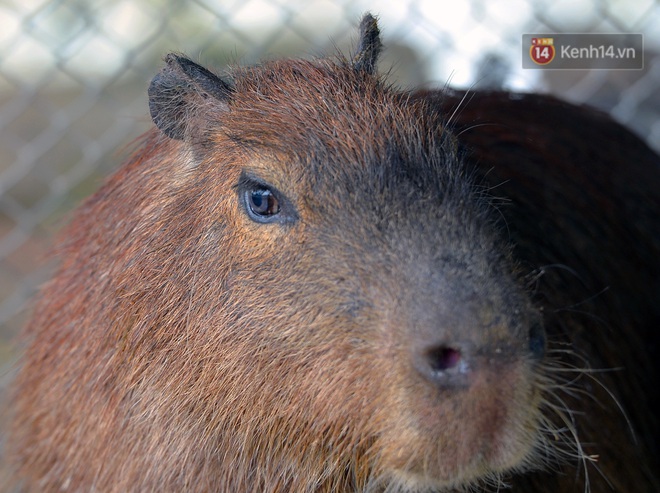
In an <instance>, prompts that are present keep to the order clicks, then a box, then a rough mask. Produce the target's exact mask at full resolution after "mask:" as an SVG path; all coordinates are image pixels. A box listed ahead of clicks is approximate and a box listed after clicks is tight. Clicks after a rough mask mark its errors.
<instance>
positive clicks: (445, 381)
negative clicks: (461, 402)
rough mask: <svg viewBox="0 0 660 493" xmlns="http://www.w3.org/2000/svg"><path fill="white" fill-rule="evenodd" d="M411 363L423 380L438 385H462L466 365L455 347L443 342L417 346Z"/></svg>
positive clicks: (462, 355) (464, 382) (463, 356)
mask: <svg viewBox="0 0 660 493" xmlns="http://www.w3.org/2000/svg"><path fill="white" fill-rule="evenodd" d="M413 365H414V367H415V369H416V370H417V372H418V373H419V374H420V375H422V376H423V377H424V379H425V380H427V381H428V382H430V383H432V384H433V385H437V386H440V387H444V386H452V387H453V386H456V385H458V386H462V385H465V384H466V383H467V381H466V379H465V377H466V376H467V375H466V371H464V370H466V369H467V368H468V365H467V364H466V362H465V355H464V354H463V353H462V352H461V350H460V349H458V348H457V347H453V346H450V345H445V344H438V345H431V346H427V347H424V348H419V349H417V351H415V352H414V354H413Z"/></svg>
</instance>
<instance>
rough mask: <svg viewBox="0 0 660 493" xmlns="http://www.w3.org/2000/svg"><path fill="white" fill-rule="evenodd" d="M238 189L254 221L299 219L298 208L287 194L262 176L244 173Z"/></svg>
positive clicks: (272, 221) (243, 203)
mask: <svg viewBox="0 0 660 493" xmlns="http://www.w3.org/2000/svg"><path fill="white" fill-rule="evenodd" d="M237 191H238V197H239V200H240V201H241V202H242V206H243V210H244V211H245V213H246V214H247V216H248V217H249V218H250V219H252V220H253V221H254V222H257V223H262V224H266V223H278V224H292V223H295V222H296V221H297V219H298V213H297V211H296V208H295V207H294V205H293V204H292V203H291V201H290V200H289V199H288V198H287V197H286V195H284V194H283V193H282V192H280V191H279V190H277V188H275V187H274V186H272V185H269V184H268V183H266V182H265V181H264V180H262V179H261V178H258V177H255V176H251V175H250V174H248V173H243V174H242V175H241V177H240V179H239V181H238V184H237Z"/></svg>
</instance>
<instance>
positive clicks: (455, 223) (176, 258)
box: [8, 15, 660, 493]
mask: <svg viewBox="0 0 660 493" xmlns="http://www.w3.org/2000/svg"><path fill="white" fill-rule="evenodd" d="M379 50H380V40H379V35H378V28H377V26H376V22H375V20H374V19H373V17H371V16H369V15H367V16H365V18H364V19H363V21H362V25H361V33H360V40H359V44H358V49H357V50H356V53H355V55H354V56H352V57H350V58H343V57H341V56H337V57H335V58H327V59H316V60H312V61H301V60H283V61H273V62H268V63H265V64H263V65H259V66H256V67H248V68H236V69H234V70H233V71H232V72H231V74H229V75H227V76H226V77H223V78H220V77H218V76H216V75H214V74H213V73H211V72H209V71H207V70H206V69H204V68H202V67H200V66H198V65H196V64H195V63H193V62H191V61H190V60H188V59H186V58H184V57H182V56H179V55H169V56H168V57H167V58H166V67H165V68H164V69H163V71H162V72H161V73H160V74H159V75H157V76H156V77H155V78H154V80H153V81H152V84H151V86H150V88H149V102H150V111H151V116H152V118H153V120H154V123H155V124H156V127H157V128H155V129H154V130H153V131H151V132H150V133H148V134H147V135H146V136H145V138H144V142H143V143H142V144H141V147H140V148H139V150H138V151H137V152H136V153H135V154H134V156H133V157H132V158H131V159H130V160H129V161H128V162H127V163H126V164H125V165H124V166H123V167H122V168H121V169H120V170H119V171H118V172H117V173H116V174H115V175H114V176H113V177H111V178H110V179H109V180H108V181H107V182H106V184H105V185H104V186H103V187H102V188H101V189H100V190H99V191H98V192H97V193H96V194H95V195H94V196H93V197H91V198H90V199H89V200H87V201H86V202H85V204H84V205H83V206H82V207H81V208H80V210H79V211H78V212H77V213H76V214H75V215H74V216H73V218H72V221H71V224H70V226H69V227H68V228H67V229H66V230H65V232H64V233H63V236H62V240H61V242H60V244H59V247H58V250H57V254H58V255H59V258H60V266H59V270H58V271H57V273H56V275H55V276H54V278H53V279H52V280H51V281H50V282H49V283H48V284H47V285H45V286H44V288H43V290H42V292H41V295H40V298H39V300H38V302H37V304H36V306H35V311H34V315H33V318H32V320H31V322H30V324H29V325H28V327H27V328H26V330H25V334H24V336H25V341H26V345H27V349H26V352H25V356H24V358H23V361H22V367H21V370H20V372H19V375H18V378H17V380H16V383H15V390H14V392H15V393H14V396H13V409H12V413H13V422H12V427H11V429H10V434H9V444H8V459H9V460H10V465H11V467H12V468H13V472H14V481H15V482H14V485H13V487H14V488H15V489H16V490H17V491H26V492H36V491H39V492H41V491H45V492H49V491H72V492H88V491H98V492H129V491H135V492H143V491H159V492H180V491H186V492H211V491H214V492H338V491H339V492H358V491H360V492H363V491H364V492H374V493H376V492H386V491H387V492H402V493H421V492H452V491H467V490H470V491H495V490H498V489H499V488H502V487H504V485H510V486H511V487H512V490H511V491H516V492H525V493H534V492H536V493H540V492H558V491H561V492H583V491H589V489H590V490H591V491H593V492H601V491H617V492H648V493H650V492H656V491H658V487H659V485H658V478H657V471H658V460H657V457H658V450H657V442H656V440H657V432H658V430H657V418H656V416H657V412H658V411H659V410H658V405H657V397H656V394H657V391H656V387H655V386H656V384H657V380H655V378H656V377H655V371H657V363H656V361H657V357H658V347H657V340H658V336H657V335H656V334H655V332H656V331H657V328H658V322H659V321H660V317H659V309H658V305H659V304H660V303H658V301H659V299H658V294H659V291H660V290H659V286H658V282H659V279H660V271H659V253H660V248H659V246H658V241H659V239H658V237H659V231H658V227H659V226H658V225H659V206H660V204H659V199H658V187H659V186H660V180H659V176H660V159H659V158H658V156H656V155H655V154H654V153H653V152H651V151H650V150H649V149H648V147H646V145H645V144H644V143H643V142H641V141H640V140H639V139H637V138H636V137H634V136H632V135H631V134H630V133H629V132H628V131H626V130H625V129H623V128H622V127H621V126H619V125H617V124H615V123H614V122H612V121H610V120H609V119H608V118H606V117H605V116H603V115H600V114H598V113H596V112H593V111H592V110H589V109H586V108H577V107H574V106H570V105H566V104H564V103H561V102H559V101H556V100H554V99H550V98H547V97H540V96H519V95H509V94H505V93H483V94H482V93H473V94H468V95H464V94H458V93H453V92H451V91H442V92H418V93H407V92H402V91H399V90H397V89H395V88H393V87H391V86H390V85H389V84H387V83H386V82H385V81H383V80H382V79H381V78H379V77H378V76H377V75H376V62H377V57H378V52H379Z"/></svg>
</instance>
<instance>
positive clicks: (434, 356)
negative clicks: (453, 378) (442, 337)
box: [425, 346, 461, 372]
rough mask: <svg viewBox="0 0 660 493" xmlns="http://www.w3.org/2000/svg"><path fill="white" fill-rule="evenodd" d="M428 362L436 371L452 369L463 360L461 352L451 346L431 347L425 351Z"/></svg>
mask: <svg viewBox="0 0 660 493" xmlns="http://www.w3.org/2000/svg"><path fill="white" fill-rule="evenodd" d="M425 356H426V359H427V363H428V365H429V367H430V368H431V370H433V371H434V372H442V371H446V370H451V369H452V368H454V367H456V366H457V365H458V364H459V363H460V361H461V352H460V351H459V350H458V349H456V348H452V347H449V346H438V347H434V348H431V349H429V350H427V351H426V353H425Z"/></svg>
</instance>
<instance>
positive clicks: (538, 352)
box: [529, 322, 545, 359]
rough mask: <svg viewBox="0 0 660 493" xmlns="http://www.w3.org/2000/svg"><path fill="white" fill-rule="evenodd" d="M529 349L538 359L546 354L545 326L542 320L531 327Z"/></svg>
mask: <svg viewBox="0 0 660 493" xmlns="http://www.w3.org/2000/svg"><path fill="white" fill-rule="evenodd" d="M529 351H530V352H531V353H532V356H533V357H534V358H537V359H541V358H543V356H545V328H544V327H543V324H541V322H537V323H533V324H532V326H531V327H530V329H529Z"/></svg>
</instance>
